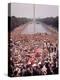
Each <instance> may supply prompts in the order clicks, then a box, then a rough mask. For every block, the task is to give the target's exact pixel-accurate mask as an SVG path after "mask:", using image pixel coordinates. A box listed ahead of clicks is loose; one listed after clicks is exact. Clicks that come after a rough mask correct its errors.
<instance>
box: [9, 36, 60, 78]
mask: <svg viewBox="0 0 60 80" xmlns="http://www.w3.org/2000/svg"><path fill="white" fill-rule="evenodd" d="M36 37H37V36H36V35H34V36H33V38H32V39H30V38H28V39H27V38H26V37H25V39H22V40H18V41H15V42H14V41H13V40H12V39H11V38H10V40H9V50H8V51H9V54H8V66H9V67H8V70H9V73H8V75H9V76H12V77H13V76H35V75H51V74H58V65H59V64H58V41H57V40H56V41H55V42H52V41H50V40H49V39H47V40H46V39H42V40H41V39H39V37H40V35H39V37H38V38H36ZM35 38H36V39H35Z"/></svg>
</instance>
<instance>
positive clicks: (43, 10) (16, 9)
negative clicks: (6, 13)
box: [11, 3, 58, 18]
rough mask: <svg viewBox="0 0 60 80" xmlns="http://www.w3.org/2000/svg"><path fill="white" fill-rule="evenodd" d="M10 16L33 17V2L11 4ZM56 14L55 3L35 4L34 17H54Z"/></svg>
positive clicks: (56, 7)
mask: <svg viewBox="0 0 60 80" xmlns="http://www.w3.org/2000/svg"><path fill="white" fill-rule="evenodd" d="M11 16H16V17H28V18H33V4H21V3H12V4H11ZM55 16H58V6H55V5H40V4H36V5H35V17H36V18H44V17H55Z"/></svg>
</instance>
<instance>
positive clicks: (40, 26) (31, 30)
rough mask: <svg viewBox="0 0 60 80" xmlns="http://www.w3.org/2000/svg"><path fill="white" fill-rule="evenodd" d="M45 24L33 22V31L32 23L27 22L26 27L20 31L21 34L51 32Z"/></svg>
mask: <svg viewBox="0 0 60 80" xmlns="http://www.w3.org/2000/svg"><path fill="white" fill-rule="evenodd" d="M46 26H47V25H44V24H43V23H40V24H37V23H36V24H35V31H34V24H33V23H29V24H28V25H27V26H26V28H24V30H23V31H22V34H34V33H51V32H50V31H49V30H48V29H47V28H46Z"/></svg>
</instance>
